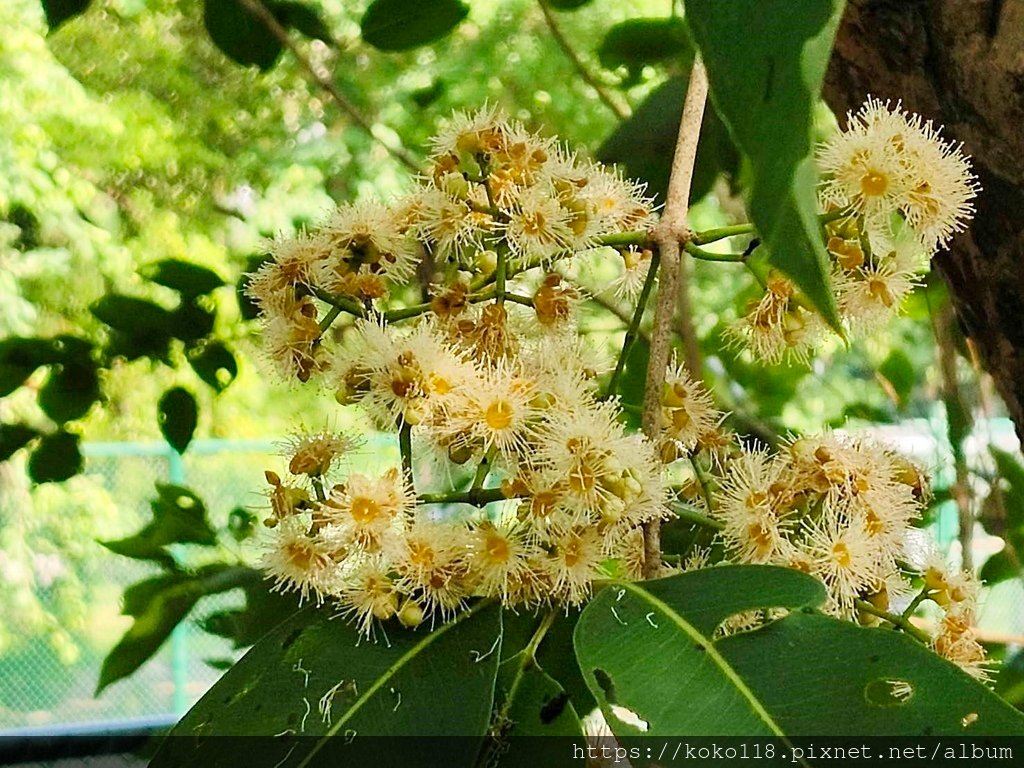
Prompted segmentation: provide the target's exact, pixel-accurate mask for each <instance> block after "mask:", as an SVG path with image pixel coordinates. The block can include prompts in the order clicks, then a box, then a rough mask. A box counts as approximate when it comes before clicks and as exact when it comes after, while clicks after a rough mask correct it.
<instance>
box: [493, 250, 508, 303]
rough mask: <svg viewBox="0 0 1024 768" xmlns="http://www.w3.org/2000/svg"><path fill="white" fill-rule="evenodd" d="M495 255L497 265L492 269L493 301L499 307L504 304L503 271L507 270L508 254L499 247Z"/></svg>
mask: <svg viewBox="0 0 1024 768" xmlns="http://www.w3.org/2000/svg"><path fill="white" fill-rule="evenodd" d="M497 253H498V265H497V266H496V267H495V268H494V301H495V302H496V303H497V304H499V305H501V304H504V303H505V270H506V269H508V261H507V258H508V254H507V253H506V252H505V249H504V248H502V247H500V246H499V248H498V250H497Z"/></svg>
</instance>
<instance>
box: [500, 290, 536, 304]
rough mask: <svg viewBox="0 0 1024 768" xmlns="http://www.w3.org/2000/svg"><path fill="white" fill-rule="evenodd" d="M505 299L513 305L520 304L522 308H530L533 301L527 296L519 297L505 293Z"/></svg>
mask: <svg viewBox="0 0 1024 768" xmlns="http://www.w3.org/2000/svg"><path fill="white" fill-rule="evenodd" d="M505 298H506V299H507V300H508V301H511V302H512V303H513V304H522V305H523V306H524V307H532V306H533V299H531V298H530V297H529V296H520V295H519V294H516V293H506V294H505Z"/></svg>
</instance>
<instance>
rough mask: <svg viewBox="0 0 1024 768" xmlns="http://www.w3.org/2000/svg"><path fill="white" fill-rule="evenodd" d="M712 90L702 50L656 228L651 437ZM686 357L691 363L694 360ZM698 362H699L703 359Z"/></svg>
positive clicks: (656, 553) (650, 560)
mask: <svg viewBox="0 0 1024 768" xmlns="http://www.w3.org/2000/svg"><path fill="white" fill-rule="evenodd" d="M707 95H708V78H707V72H705V70H704V63H703V62H702V61H701V59H700V56H699V55H698V56H696V57H695V58H694V60H693V69H691V70H690V83H689V86H688V87H687V89H686V101H685V102H684V104H683V116H682V119H681V120H680V121H679V138H678V139H677V140H676V151H675V156H674V157H673V158H672V173H671V176H670V177H669V183H668V195H667V196H666V202H665V210H664V213H663V214H662V217H661V221H660V222H659V223H658V225H657V226H656V227H655V229H654V233H653V234H654V240H655V242H656V243H657V245H658V251H659V253H660V254H661V274H660V276H659V284H658V299H657V303H656V305H655V309H654V327H653V329H652V331H651V358H650V363H649V364H648V366H647V381H646V383H645V385H644V411H643V428H644V434H646V435H647V437H648V438H650V439H651V440H652V441H653V440H656V439H657V436H658V432H659V430H660V428H661V424H660V420H661V390H662V387H663V386H664V384H665V367H666V366H667V365H668V353H669V346H670V344H669V342H670V339H671V335H672V325H673V323H672V320H673V315H674V314H675V309H676V303H677V301H678V299H679V272H680V270H679V252H680V247H679V244H680V243H681V242H683V243H685V242H688V241H689V239H690V237H691V232H690V228H689V226H688V225H687V223H686V214H687V211H688V207H689V198H690V183H691V182H692V180H693V163H694V160H695V159H696V157H697V141H698V140H699V138H700V124H701V121H702V120H703V118H704V104H705V102H706V101H707ZM691 330H692V329H691ZM688 357H689V355H688ZM687 362H688V364H689V362H690V361H689V360H688V361H687ZM695 362H697V363H698V364H699V360H698V361H695ZM697 371H699V368H696V369H691V373H693V374H694V375H697ZM660 571H661V521H660V520H654V521H651V522H650V523H647V524H645V525H644V577H645V578H652V577H655V576H657V575H658V573H659V572H660Z"/></svg>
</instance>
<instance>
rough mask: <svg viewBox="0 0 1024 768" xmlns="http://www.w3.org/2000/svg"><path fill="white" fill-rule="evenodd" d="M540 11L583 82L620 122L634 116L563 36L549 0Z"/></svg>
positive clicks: (541, 6) (539, 0) (544, 0)
mask: <svg viewBox="0 0 1024 768" xmlns="http://www.w3.org/2000/svg"><path fill="white" fill-rule="evenodd" d="M538 4H539V5H540V9H541V11H542V12H543V14H544V21H545V22H546V23H547V25H548V29H549V30H551V36H552V37H553V38H555V42H556V43H558V47H559V48H561V49H562V52H563V53H564V54H565V55H566V57H567V58H568V59H569V61H571V62H572V65H573V67H575V68H576V72H577V73H579V76H580V77H581V78H583V82H585V83H586V84H587V85H589V86H590V87H591V88H593V89H594V90H595V91H596V92H597V97H598V98H599V99H600V100H601V102H602V103H603V104H604V105H605V106H606V107H608V109H610V110H611V111H612V112H613V113H614V114H615V116H616V117H617V118H619V120H625V119H626V118H628V117H629V116H630V114H632V110H631V109H630V108H629V107H628V106H625V105H623V104H620V103H619V102H618V101H617V100H616V99H615V98H613V97H612V94H611V91H609V90H608V89H607V88H606V87H605V86H604V84H603V83H602V82H601V81H600V80H598V79H597V77H596V76H595V75H594V73H593V72H591V71H590V70H589V69H588V68H587V65H586V64H585V63H584V62H583V59H581V58H580V57H579V54H578V53H576V51H575V49H573V47H572V45H571V44H570V43H569V41H568V40H567V39H566V37H565V35H563V34H562V30H561V29H559V27H558V22H556V21H555V17H554V14H552V13H551V9H550V8H548V4H547V0H538Z"/></svg>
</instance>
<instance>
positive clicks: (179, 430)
mask: <svg viewBox="0 0 1024 768" xmlns="http://www.w3.org/2000/svg"><path fill="white" fill-rule="evenodd" d="M157 421H158V423H159V425H160V434H162V435H163V436H164V439H166V440H167V442H168V443H170V444H171V447H172V448H174V450H176V451H177V452H178V453H184V452H185V449H186V448H188V444H189V443H190V442H192V435H193V434H195V431H196V425H197V424H198V423H199V406H198V405H196V399H195V398H194V397H193V396H192V393H191V392H189V391H188V390H187V389H184V388H183V387H174V388H173V389H169V390H167V391H166V392H164V394H163V397H161V398H160V402H159V403H158V405H157Z"/></svg>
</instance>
